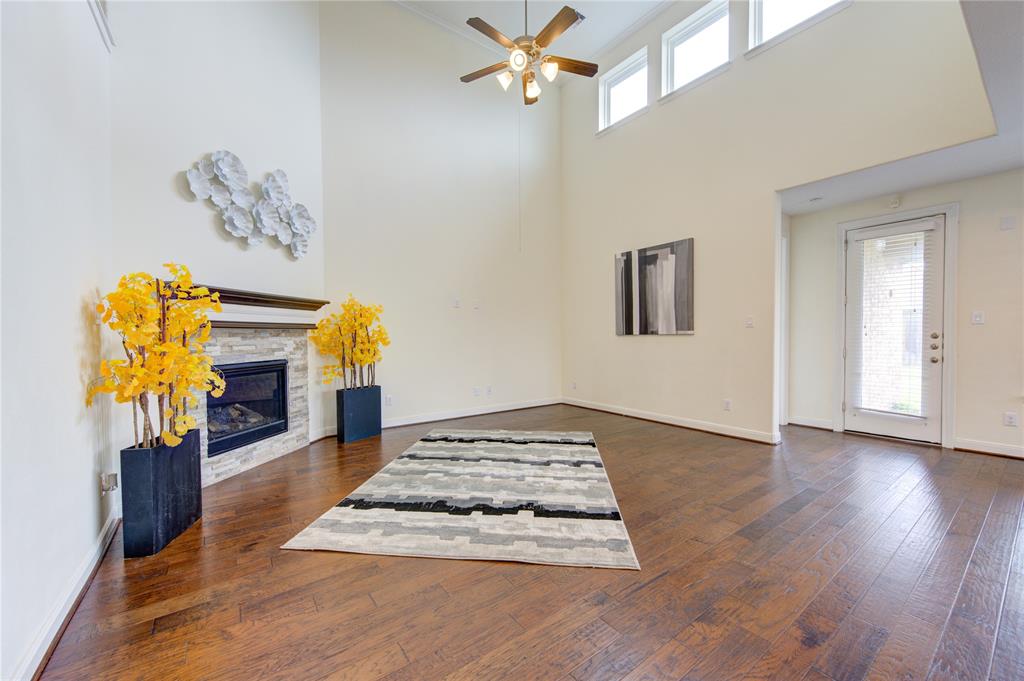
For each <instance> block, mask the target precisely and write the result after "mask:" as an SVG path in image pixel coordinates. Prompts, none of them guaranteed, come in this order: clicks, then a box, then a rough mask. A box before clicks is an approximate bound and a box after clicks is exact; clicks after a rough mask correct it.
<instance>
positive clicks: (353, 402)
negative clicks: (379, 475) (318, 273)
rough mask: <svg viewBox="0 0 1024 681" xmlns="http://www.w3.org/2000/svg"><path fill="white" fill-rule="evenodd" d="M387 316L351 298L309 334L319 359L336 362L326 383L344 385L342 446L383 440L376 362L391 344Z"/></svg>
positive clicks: (341, 393)
mask: <svg viewBox="0 0 1024 681" xmlns="http://www.w3.org/2000/svg"><path fill="white" fill-rule="evenodd" d="M383 312H384V308H383V307H381V306H380V305H363V304H362V303H360V302H359V301H358V300H356V299H355V298H354V297H352V295H351V294H349V297H348V300H346V301H345V302H344V303H342V305H341V313H340V314H339V313H335V314H332V315H329V316H327V317H324V318H323V319H321V320H320V321H319V322H318V323H317V325H316V329H315V330H313V331H310V334H309V337H310V340H312V341H313V344H314V345H316V347H317V349H318V350H319V351H320V353H321V354H324V355H329V356H331V357H333V358H334V359H335V360H336V363H334V364H327V365H325V366H324V368H323V381H324V383H326V384H330V383H332V382H334V381H336V380H339V379H340V380H341V385H342V387H341V388H340V389H339V390H338V391H337V392H336V400H337V409H338V439H339V440H340V441H342V442H352V441H354V440H362V439H363V438H367V437H372V436H374V435H380V426H381V414H380V386H379V385H377V362H379V361H380V360H381V348H382V347H383V346H387V345H390V344H391V339H390V338H389V337H388V332H387V330H386V329H385V328H384V325H383V324H382V323H381V320H380V316H381V314H382V313H383Z"/></svg>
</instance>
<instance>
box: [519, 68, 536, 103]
mask: <svg viewBox="0 0 1024 681" xmlns="http://www.w3.org/2000/svg"><path fill="white" fill-rule="evenodd" d="M526 83H527V79H526V71H523V103H524V104H526V105H527V106H529V105H531V104H536V103H537V100H538V99H540V98H539V97H527V96H526Z"/></svg>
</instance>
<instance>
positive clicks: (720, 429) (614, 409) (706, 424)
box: [561, 397, 782, 445]
mask: <svg viewBox="0 0 1024 681" xmlns="http://www.w3.org/2000/svg"><path fill="white" fill-rule="evenodd" d="M561 401H562V402H563V403H564V404H569V405H572V406H574V407H583V408H584V409H595V410H597V411H606V412H609V413H611V414H619V415H621V416H632V417H633V418H638V419H644V420H645V421H656V422H658V423H667V424H669V425H672V426H680V427H682V428H689V429H690V430H700V431H703V432H705V433H713V434H714V435H726V436H728V437H734V438H738V439H740V440H750V441H751V442H759V443H762V444H769V445H777V444H779V443H780V442H782V433H781V432H774V433H769V432H767V431H763V430H751V429H749V428H740V427H739V426H730V425H727V424H724V423H714V422H712V421H699V420H697V419H689V418H685V417H682V416H671V415H669V414H658V413H655V412H650V411H644V410H642V409H633V408H631V407H621V406H618V405H614V404H604V403H602V402H589V401H587V400H577V399H574V398H569V397H566V398H563V399H562V400H561Z"/></svg>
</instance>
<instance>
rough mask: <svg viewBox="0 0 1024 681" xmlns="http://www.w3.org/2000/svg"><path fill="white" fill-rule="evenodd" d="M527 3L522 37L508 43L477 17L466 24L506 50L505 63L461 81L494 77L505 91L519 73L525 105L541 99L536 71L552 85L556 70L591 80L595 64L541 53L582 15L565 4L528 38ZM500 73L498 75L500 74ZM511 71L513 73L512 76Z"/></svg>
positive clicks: (480, 71) (485, 68)
mask: <svg viewBox="0 0 1024 681" xmlns="http://www.w3.org/2000/svg"><path fill="white" fill-rule="evenodd" d="M526 19H527V14H526V2H524V3H523V24H524V29H523V33H524V34H523V35H521V36H519V37H518V38H516V39H515V40H511V39H509V38H508V37H506V36H505V34H504V33H502V32H501V31H499V30H498V29H496V28H494V27H493V26H491V25H490V24H488V23H487V22H486V21H484V20H483V19H481V18H480V17H472V18H471V19H468V20H467V21H466V23H467V24H469V25H470V26H472V27H473V28H475V29H476V30H478V31H480V32H481V33H483V34H484V35H485V36H487V37H488V38H490V39H491V40H493V41H494V42H496V43H498V44H499V45H501V46H502V47H504V48H505V49H507V50H508V60H507V61H503V62H498V63H497V64H492V65H490V66H485V67H484V68H482V69H480V70H478V71H474V72H473V73H467V74H466V75H464V76H463V77H462V78H460V79H459V80H461V81H462V82H463V83H470V82H472V81H474V80H477V79H478V78H483V77H484V76H489V75H491V74H492V73H496V74H497V76H496V77H497V79H498V83H499V84H500V85H501V87H502V88H504V89H505V90H508V88H509V85H511V84H512V81H513V80H515V74H516V73H520V74H522V75H521V80H522V83H523V102H524V103H525V104H527V105H529V104H534V103H536V101H537V99H538V98H539V97H540V93H541V89H540V85H539V84H538V83H537V74H536V70H537V69H539V70H540V72H541V73H542V74H543V75H544V77H545V78H547V80H548V82H549V83H550V82H554V80H555V77H556V76H557V75H558V72H559V71H565V72H567V73H575V74H576V75H579V76H586V77H587V78H593V77H594V75H595V74H596V73H597V64H593V63H591V62H586V61H579V60H577V59H569V58H568V57H557V56H555V55H550V54H549V55H545V54H543V51H544V49H545V48H547V47H548V46H549V45H551V43H553V42H554V41H555V39H556V38H557V37H558V36H560V35H562V34H563V33H565V32H566V31H567V30H569V29H570V28H572V27H573V26H575V25H576V24H578V23H579V22H581V21H583V19H584V16H583V15H582V14H580V13H579V12H577V11H576V10H574V9H573V8H572V7H569V6H568V5H566V6H565V7H563V8H562V9H561V10H559V12H558V14H556V15H555V16H554V18H552V19H551V21H549V22H548V24H547V26H545V27H544V28H543V29H541V32H540V33H538V34H537V35H536V36H532V35H529V34H528V33H526V31H528V30H529V28H527V27H526V24H527V21H526ZM499 72H500V73H499ZM513 72H514V73H513Z"/></svg>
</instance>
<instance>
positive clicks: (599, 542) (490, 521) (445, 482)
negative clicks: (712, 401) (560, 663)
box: [281, 430, 640, 570]
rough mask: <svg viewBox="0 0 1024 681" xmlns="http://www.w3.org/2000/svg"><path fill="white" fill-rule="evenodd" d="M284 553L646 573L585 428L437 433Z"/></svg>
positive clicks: (297, 537)
mask: <svg viewBox="0 0 1024 681" xmlns="http://www.w3.org/2000/svg"><path fill="white" fill-rule="evenodd" d="M281 548H284V549H305V550H324V551H348V552H353V553H374V554H384V555H392V556H422V557H430V558H461V559H469V560H503V561H518V562H522V563H542V564H545V565H574V566H582V567H601V568H625V569H632V570H639V569H640V565H639V563H638V562H637V559H636V554H635V553H634V552H633V545H632V544H631V543H630V541H629V534H628V533H627V532H626V526H625V524H624V523H623V522H622V516H621V515H620V514H619V507H618V505H617V504H616V503H615V495H614V494H613V492H612V487H611V484H610V483H609V482H608V476H607V475H606V473H605V470H604V463H603V462H602V461H601V454H600V453H599V452H598V451H597V444H596V443H595V442H594V436H593V435H592V434H591V433H584V432H572V433H558V432H545V431H515V430H432V431H430V433H429V434H428V435H427V436H426V437H424V438H423V439H421V440H420V441H419V442H417V443H416V444H414V445H413V446H412V447H410V448H409V449H407V450H406V451H405V452H404V453H403V454H401V455H400V456H399V457H398V458H397V459H395V460H394V461H392V462H390V463H389V464H388V465H386V466H385V467H384V468H382V469H381V470H380V471H379V472H378V473H377V474H376V475H374V476H373V477H372V478H370V479H369V480H367V481H366V482H365V483H363V484H362V485H361V486H360V487H359V488H358V489H356V490H355V491H354V492H353V493H352V494H351V495H349V496H348V497H346V498H345V499H342V500H341V502H340V503H338V505H337V506H335V507H333V508H332V509H331V510H329V511H327V513H324V514H323V515H322V516H320V518H318V519H317V520H316V521H315V522H314V523H313V524H312V525H310V526H309V527H307V528H306V529H304V530H303V531H302V532H300V533H299V534H297V535H295V537H293V538H292V539H291V541H289V542H288V543H287V544H285V545H284V546H282V547H281Z"/></svg>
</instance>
